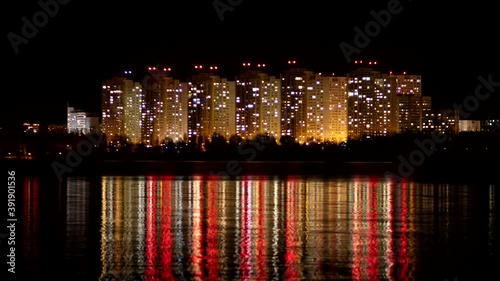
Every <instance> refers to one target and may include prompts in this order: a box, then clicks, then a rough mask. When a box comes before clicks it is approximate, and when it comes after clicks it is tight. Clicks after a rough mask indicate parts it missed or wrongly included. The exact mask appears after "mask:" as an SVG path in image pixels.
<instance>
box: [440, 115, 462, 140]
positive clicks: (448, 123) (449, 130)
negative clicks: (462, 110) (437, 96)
mask: <svg viewBox="0 0 500 281" xmlns="http://www.w3.org/2000/svg"><path fill="white" fill-rule="evenodd" d="M435 117H436V122H435V125H436V130H438V131H439V132H440V133H442V134H447V135H454V134H458V133H459V132H460V125H459V112H458V110H453V109H442V110H439V111H438V112H437V113H436V114H435Z"/></svg>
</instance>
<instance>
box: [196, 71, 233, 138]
mask: <svg viewBox="0 0 500 281" xmlns="http://www.w3.org/2000/svg"><path fill="white" fill-rule="evenodd" d="M187 92H188V121H187V127H188V128H187V132H188V133H187V134H188V139H189V142H193V141H194V142H198V141H203V140H204V139H210V138H211V137H212V136H213V135H221V136H224V137H225V138H229V137H230V136H231V135H233V134H235V133H236V123H235V100H236V98H235V97H236V95H235V92H236V83H235V81H228V80H227V79H226V78H221V77H220V76H217V75H214V74H212V73H199V74H196V75H193V76H192V77H191V78H190V80H189V81H188V83H187Z"/></svg>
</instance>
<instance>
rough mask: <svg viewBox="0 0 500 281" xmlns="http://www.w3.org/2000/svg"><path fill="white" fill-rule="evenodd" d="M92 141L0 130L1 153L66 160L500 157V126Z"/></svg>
mask: <svg viewBox="0 0 500 281" xmlns="http://www.w3.org/2000/svg"><path fill="white" fill-rule="evenodd" d="M93 139H94V140H95V139H98V137H97V136H94V137H93ZM90 143H91V141H90V140H89V138H88V136H85V135H76V134H49V133H41V134H33V135H28V134H0V158H23V159H46V160H52V159H64V158H65V157H66V156H67V154H68V153H70V152H71V151H72V150H73V151H76V152H80V153H79V154H84V156H85V157H92V158H95V159H96V160H99V159H100V160H166V161H168V160H173V161H182V160H186V161H209V160H237V161H333V162H335V161H397V160H398V157H400V156H402V157H409V156H410V155H411V154H412V152H415V151H421V152H422V153H423V155H425V157H431V156H432V157H434V158H440V159H450V160H463V159H477V160H484V161H489V160H491V161H493V160H495V161H496V160H498V159H499V156H500V131H495V132H470V133H465V132H464V133H460V134H456V135H439V137H436V136H434V138H433V137H432V135H430V134H421V133H403V134H395V135H392V136H386V137H371V138H365V139H362V140H348V141H346V142H344V143H341V144H335V143H328V142H326V143H315V142H310V143H307V144H299V143H298V142H296V141H295V140H294V139H293V138H292V137H282V138H281V139H279V140H276V139H274V138H270V137H267V136H258V137H256V138H254V139H252V140H246V141H244V140H242V139H241V138H239V137H237V136H233V137H231V138H229V140H226V139H225V138H224V137H222V136H213V137H212V138H211V140H205V141H203V142H198V143H195V142H190V143H185V142H182V141H181V142H173V141H169V140H165V141H164V142H163V143H162V144H160V145H159V146H156V147H146V146H144V145H140V144H139V145H135V144H129V143H126V142H121V145H120V146H119V147H117V146H114V145H111V144H110V143H108V142H107V140H106V138H105V137H103V138H102V141H101V142H99V143H95V144H94V143H92V145H90ZM87 154H88V155H87Z"/></svg>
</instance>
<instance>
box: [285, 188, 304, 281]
mask: <svg viewBox="0 0 500 281" xmlns="http://www.w3.org/2000/svg"><path fill="white" fill-rule="evenodd" d="M288 187H289V189H288V193H287V195H288V197H287V199H286V213H285V220H286V223H285V226H286V228H285V244H286V253H285V276H284V277H285V280H299V279H300V273H299V270H298V269H297V265H298V263H299V262H300V261H299V259H300V256H299V255H298V253H297V248H298V247H299V243H298V241H297V236H296V235H297V182H296V181H295V180H291V181H290V182H289V185H288Z"/></svg>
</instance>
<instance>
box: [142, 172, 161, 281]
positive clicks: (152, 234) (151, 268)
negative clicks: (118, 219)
mask: <svg viewBox="0 0 500 281" xmlns="http://www.w3.org/2000/svg"><path fill="white" fill-rule="evenodd" d="M146 202H147V204H146V252H145V256H146V268H145V269H144V277H145V279H146V280H156V276H157V274H158V266H157V265H156V261H157V247H156V243H157V241H156V216H157V214H156V178H151V177H148V180H147V184H146Z"/></svg>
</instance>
